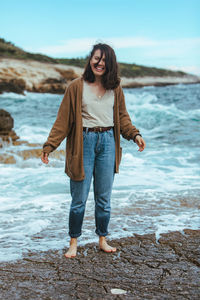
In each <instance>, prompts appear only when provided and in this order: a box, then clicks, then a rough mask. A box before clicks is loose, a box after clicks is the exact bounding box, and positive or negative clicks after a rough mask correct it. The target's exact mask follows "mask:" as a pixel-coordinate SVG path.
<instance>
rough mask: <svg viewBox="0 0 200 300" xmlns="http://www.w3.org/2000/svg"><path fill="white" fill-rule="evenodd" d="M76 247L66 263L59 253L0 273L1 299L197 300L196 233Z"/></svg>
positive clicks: (6, 266) (199, 254)
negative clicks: (109, 248)
mask: <svg viewBox="0 0 200 300" xmlns="http://www.w3.org/2000/svg"><path fill="white" fill-rule="evenodd" d="M110 243H111V244H112V245H114V246H116V247H117V252H116V253H113V254H108V253H104V252H102V251H100V250H99V249H98V246H97V244H94V243H93V244H88V245H85V246H84V247H80V248H79V250H78V255H77V257H76V258H73V259H66V258H65V257H64V255H63V254H64V253H65V251H66V249H63V250H54V251H53V250H51V251H48V252H37V253H32V252H30V253H28V254H25V255H24V257H23V258H22V259H21V260H17V261H12V262H3V263H1V267H0V278H1V280H0V297H1V299H4V300H6V299H20V300H21V299H30V300H32V299H35V300H36V299H38V300H39V299H40V300H41V299H53V300H57V299H64V300H67V299H70V300H72V299H81V300H84V299H85V300H86V299H87V300H89V299H91V300H94V299H98V300H102V299H107V300H108V299H131V300H132V299H134V300H137V299H138V300H139V299H141V300H145V299H158V300H160V299H170V300H174V299H180V300H183V299H192V300H195V299H199V298H200V246H199V245H200V230H189V229H185V230H184V232H183V233H180V232H170V233H166V234H162V235H161V237H160V238H159V240H158V241H156V238H155V235H154V234H146V235H136V234H135V235H134V236H132V237H129V238H121V239H118V240H115V241H111V242H110Z"/></svg>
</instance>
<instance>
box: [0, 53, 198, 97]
mask: <svg viewBox="0 0 200 300" xmlns="http://www.w3.org/2000/svg"><path fill="white" fill-rule="evenodd" d="M83 70H84V69H83V68H80V67H75V66H70V65H63V64H52V63H44V62H43V63H41V62H37V61H32V60H29V61H27V60H17V59H8V58H0V94H2V93H4V92H14V93H18V94H22V95H23V94H24V92H25V91H27V92H36V93H52V94H64V92H65V89H66V87H67V86H68V84H69V83H70V82H71V81H72V80H73V79H75V78H77V77H79V76H81V75H82V73H83ZM196 83H200V77H198V76H195V75H190V74H188V75H184V76H181V77H173V76H165V77H161V76H157V77H153V76H146V77H135V78H128V77H121V85H122V87H123V88H141V87H145V86H167V85H175V84H196Z"/></svg>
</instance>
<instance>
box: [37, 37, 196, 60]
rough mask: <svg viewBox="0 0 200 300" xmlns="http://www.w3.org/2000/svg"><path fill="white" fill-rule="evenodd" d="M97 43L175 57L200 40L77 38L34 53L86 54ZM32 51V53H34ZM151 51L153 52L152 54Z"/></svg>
mask: <svg viewBox="0 0 200 300" xmlns="http://www.w3.org/2000/svg"><path fill="white" fill-rule="evenodd" d="M97 42H103V43H108V44H110V45H111V46H112V47H113V48H114V49H115V50H117V49H126V48H133V49H134V48H141V49H144V51H146V53H149V54H150V55H159V56H161V55H164V56H166V55H170V56H171V55H177V54H180V53H183V52H184V53H185V52H186V51H187V52H188V51H191V49H194V48H195V49H196V48H198V47H200V38H185V39H174V40H155V39H149V38H146V37H110V38H102V39H96V38H79V39H78V38H77V39H69V40H66V41H62V42H61V43H60V45H49V46H45V47H41V48H39V49H37V50H35V51H37V52H41V53H45V54H48V55H60V54H64V55H67V54H71V53H73V54H74V55H76V54H78V53H84V52H85V53H88V51H90V50H91V47H92V45H94V44H95V43H97ZM161 50H162V51H161ZM35 51H34V52H35ZM152 51H153V52H152Z"/></svg>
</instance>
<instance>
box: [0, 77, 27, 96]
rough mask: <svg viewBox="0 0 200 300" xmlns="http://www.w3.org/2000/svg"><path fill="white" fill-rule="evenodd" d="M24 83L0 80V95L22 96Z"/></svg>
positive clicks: (22, 81)
mask: <svg viewBox="0 0 200 300" xmlns="http://www.w3.org/2000/svg"><path fill="white" fill-rule="evenodd" d="M25 89H26V83H25V81H24V80H23V79H21V78H20V79H17V78H12V79H1V80H0V94H2V93H4V92H12V93H16V94H22V95H23V94H24V91H25Z"/></svg>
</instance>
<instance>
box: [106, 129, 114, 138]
mask: <svg viewBox="0 0 200 300" xmlns="http://www.w3.org/2000/svg"><path fill="white" fill-rule="evenodd" d="M107 133H108V135H109V136H110V137H113V129H110V130H108V131H107Z"/></svg>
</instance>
